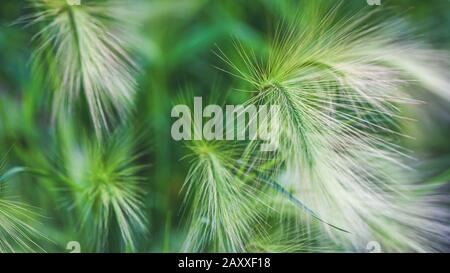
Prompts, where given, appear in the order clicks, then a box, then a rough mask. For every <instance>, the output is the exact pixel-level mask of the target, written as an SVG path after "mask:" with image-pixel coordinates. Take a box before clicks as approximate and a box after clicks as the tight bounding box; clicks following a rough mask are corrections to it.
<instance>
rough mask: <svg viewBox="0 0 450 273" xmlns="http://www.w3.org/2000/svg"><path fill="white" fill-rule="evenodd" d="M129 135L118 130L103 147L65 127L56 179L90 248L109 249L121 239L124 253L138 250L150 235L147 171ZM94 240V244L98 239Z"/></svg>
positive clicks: (63, 202) (66, 203) (54, 173)
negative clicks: (144, 174) (143, 237)
mask: <svg viewBox="0 0 450 273" xmlns="http://www.w3.org/2000/svg"><path fill="white" fill-rule="evenodd" d="M125 132H127V131H121V130H119V131H115V132H114V133H113V134H112V135H111V136H110V138H109V139H108V140H107V141H105V142H104V143H103V144H102V145H100V144H99V143H98V142H95V141H90V140H88V139H86V138H84V139H83V140H82V141H77V140H74V139H72V138H71V137H70V135H71V134H72V132H71V131H70V130H69V129H67V128H66V129H64V132H63V137H61V140H62V141H61V146H60V147H61V148H62V150H61V152H60V153H59V154H60V156H59V161H58V162H55V168H54V170H53V174H52V176H53V177H56V178H58V179H59V181H60V182H61V183H62V184H60V186H59V187H58V188H59V189H60V191H59V192H60V193H61V200H60V201H61V203H62V204H65V205H66V206H65V207H66V208H67V209H68V210H69V211H70V212H71V213H73V215H74V219H77V220H76V223H74V224H75V225H77V226H80V230H79V232H80V235H82V238H85V242H86V244H87V245H88V248H89V249H91V250H95V251H107V250H108V249H109V250H111V249H114V247H115V246H111V245H108V242H110V241H111V238H118V239H119V240H116V241H119V242H120V243H121V244H120V246H119V247H120V249H121V250H122V251H136V248H137V243H138V238H140V237H139V236H141V235H143V234H146V232H147V218H146V214H145V204H144V196H145V191H144V189H143V181H145V178H144V177H142V176H141V174H142V171H143V170H144V168H145V167H146V166H145V165H142V164H141V163H139V162H138V160H139V158H140V157H141V156H142V154H141V153H139V152H136V151H135V149H136V145H137V144H136V140H135V139H133V138H132V137H131V136H130V134H125ZM93 238H95V240H93Z"/></svg>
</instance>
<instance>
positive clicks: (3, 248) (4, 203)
mask: <svg viewBox="0 0 450 273" xmlns="http://www.w3.org/2000/svg"><path fill="white" fill-rule="evenodd" d="M4 164H5V160H0V195H1V196H0V253H6V252H45V250H44V249H42V247H41V246H40V245H39V244H38V243H37V242H36V241H37V240H38V239H42V238H46V237H45V236H44V235H43V234H42V233H41V232H40V231H38V230H37V229H36V224H37V218H40V217H41V216H40V215H39V214H38V213H37V212H36V211H35V209H34V208H33V207H31V206H28V205H26V204H24V203H21V202H18V201H14V200H12V199H10V198H5V197H4V196H3V195H4V190H5V184H4V183H5V182H6V181H7V180H8V179H9V178H11V177H12V176H13V175H15V174H18V173H20V172H22V171H23V168H13V169H11V170H9V171H7V172H5V173H3V169H4Z"/></svg>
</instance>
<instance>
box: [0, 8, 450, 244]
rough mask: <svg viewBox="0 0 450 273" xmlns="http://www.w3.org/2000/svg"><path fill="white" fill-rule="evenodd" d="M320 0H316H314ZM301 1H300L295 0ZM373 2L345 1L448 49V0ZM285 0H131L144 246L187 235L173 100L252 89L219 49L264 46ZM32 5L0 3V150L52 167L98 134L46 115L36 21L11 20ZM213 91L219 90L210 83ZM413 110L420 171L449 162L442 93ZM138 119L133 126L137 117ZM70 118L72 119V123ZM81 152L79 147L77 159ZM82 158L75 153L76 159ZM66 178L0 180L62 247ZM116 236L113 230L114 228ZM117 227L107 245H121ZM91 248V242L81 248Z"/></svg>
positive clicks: (70, 228)
mask: <svg viewBox="0 0 450 273" xmlns="http://www.w3.org/2000/svg"><path fill="white" fill-rule="evenodd" d="M311 1H315V0H311ZM299 2H301V1H299ZM381 2H382V5H381V6H371V7H369V6H368V4H367V3H366V1H365V0H351V1H344V4H343V10H347V11H349V12H351V11H352V10H358V9H367V10H370V9H386V11H387V12H388V11H389V12H392V13H393V14H398V16H404V17H405V18H406V19H407V20H408V21H409V22H410V24H411V25H412V26H414V27H415V28H416V30H417V34H418V35H419V36H420V37H421V38H422V39H425V40H426V41H428V42H429V43H431V44H432V45H433V46H434V47H436V48H442V49H446V50H448V49H450V28H449V26H450V12H449V11H450V1H448V0H433V1H423V0H398V1H388V0H381ZM289 5H296V3H288V2H287V1H279V0H273V1H272V0H259V1H243V0H242V1H238V0H223V1H212V0H188V1H183V0H157V1H151V0H149V1H126V4H125V6H126V8H127V9H128V12H130V14H133V16H132V18H128V19H129V20H131V21H133V22H134V23H136V24H135V26H134V29H133V30H134V31H135V33H130V34H131V35H134V36H133V39H135V42H133V43H132V48H128V50H130V51H131V52H132V56H133V58H134V59H135V60H136V61H137V62H138V65H139V75H138V92H137V98H136V109H135V111H134V113H133V115H132V117H131V118H130V119H129V120H127V121H126V122H125V123H126V124H128V126H126V127H125V129H124V130H125V131H126V134H128V135H136V136H137V135H139V136H141V139H142V141H140V143H139V145H138V148H136V149H140V150H142V151H144V155H143V156H142V157H141V158H140V159H139V160H140V161H141V162H142V163H143V164H146V167H145V168H144V169H143V170H142V171H141V175H142V177H145V180H144V181H143V185H144V188H145V190H146V192H147V194H146V195H145V206H146V208H145V217H146V218H147V219H148V229H149V231H148V233H147V234H146V235H144V236H145V238H144V239H143V240H139V242H140V243H139V246H138V248H137V249H138V250H139V251H143V252H161V251H162V252H176V251H179V249H180V245H181V244H182V242H183V239H184V235H185V231H186V230H185V227H184V225H183V220H182V217H181V216H182V201H183V195H182V194H180V190H181V186H182V184H183V181H184V179H185V176H186V174H187V169H188V163H189V162H188V161H186V160H181V159H182V157H183V156H184V153H185V151H184V147H183V145H181V144H180V143H177V142H175V141H173V140H172V139H171V137H170V126H171V123H172V119H171V118H170V110H171V107H172V105H173V104H174V103H175V102H176V101H177V99H178V98H179V96H180V95H181V94H183V92H184V91H185V90H186V89H189V90H192V92H193V93H194V94H195V95H201V96H203V97H204V98H208V97H209V98H211V97H213V96H218V95H219V96H220V97H222V98H224V99H226V100H227V101H228V102H230V103H242V102H244V101H245V100H246V99H247V98H248V94H246V93H243V92H236V91H233V89H239V88H243V87H244V86H243V83H242V82H240V81H239V80H238V79H236V78H234V77H232V76H230V75H228V74H227V73H224V72H222V71H220V70H219V69H217V68H218V67H219V68H224V69H227V67H226V64H224V63H223V62H222V61H221V60H220V59H219V58H218V57H217V56H216V54H215V52H217V51H218V49H219V48H220V50H222V51H223V52H224V53H225V54H227V56H229V57H230V59H232V60H236V61H238V58H237V56H236V52H235V49H234V45H233V40H239V41H240V42H241V43H243V44H244V45H246V46H251V47H252V48H253V49H254V50H255V51H261V52H264V51H265V50H267V47H268V45H269V39H268V36H269V34H270V32H271V30H272V29H273V27H274V25H275V23H276V22H278V21H280V20H281V19H282V18H284V17H285V16H286V13H288V12H290V11H292V10H293V9H289V8H286V7H289ZM30 12H32V10H30V8H29V7H28V3H27V2H26V1H16V0H2V1H1V3H0V15H1V16H0V18H1V19H0V158H3V157H6V158H7V165H6V167H5V169H8V168H12V167H14V166H26V167H29V168H33V169H36V170H46V169H52V168H53V165H55V164H56V165H57V164H58V162H59V161H60V160H61V157H63V155H61V154H60V152H59V151H60V150H61V149H60V148H61V146H63V145H70V144H67V143H70V141H71V140H73V139H75V140H77V139H82V138H83V136H86V138H87V139H93V138H94V135H93V130H92V128H91V127H90V122H89V118H86V120H82V121H81V122H80V124H75V125H73V126H76V127H75V128H77V129H76V130H69V129H67V130H65V132H64V134H62V133H60V132H58V133H57V130H56V129H55V128H54V127H53V125H52V123H51V121H50V108H51V103H50V94H51V90H49V88H48V86H46V84H45V79H46V76H47V75H46V73H45V71H41V74H39V73H36V72H35V73H32V62H31V56H32V52H33V50H34V49H35V45H34V44H33V42H32V37H33V35H34V34H35V33H36V32H37V31H38V29H37V26H30V27H26V26H24V25H23V24H14V22H15V21H16V20H17V19H18V18H20V17H22V16H25V15H27V14H29V13H30ZM213 91H214V92H213ZM426 100H427V103H426V104H424V105H423V107H421V108H420V109H419V110H414V113H413V115H415V117H416V118H417V120H418V121H417V122H414V123H411V124H407V125H405V126H406V127H407V130H408V131H409V134H410V135H412V136H414V137H415V140H414V141H410V143H407V144H408V145H409V147H410V148H411V149H413V150H415V151H417V152H418V153H419V156H420V158H427V159H430V160H429V161H427V162H430V163H429V164H428V165H427V167H426V168H424V172H426V173H427V174H429V175H430V176H431V175H436V174H439V173H442V172H444V171H445V170H448V169H450V142H449V141H448V140H449V139H450V108H449V105H448V104H447V103H446V102H442V101H439V100H437V99H433V98H430V97H427V98H426ZM131 125H133V126H131ZM68 127H70V125H68ZM80 160H82V157H81V159H80ZM75 162H76V160H75ZM63 191H64V189H63V187H62V186H61V185H60V184H59V183H58V182H57V181H54V180H53V179H51V178H49V177H47V176H45V175H34V174H32V173H24V174H20V175H17V176H14V177H13V178H11V179H10V181H8V183H7V184H4V185H3V184H2V186H1V188H0V196H3V195H8V196H13V198H15V200H20V201H22V202H25V203H27V204H30V205H32V206H34V207H36V209H37V210H38V211H39V213H40V214H41V215H42V217H40V219H39V222H40V223H41V224H40V228H39V230H40V231H41V232H42V233H44V234H45V235H46V236H47V237H48V238H49V239H51V241H50V240H42V241H40V242H39V243H40V245H41V246H42V247H43V248H44V249H45V250H46V251H48V252H55V251H57V252H63V251H67V250H66V244H67V242H69V241H80V242H81V243H82V244H81V245H82V246H83V242H84V241H83V240H86V239H83V238H81V237H80V235H79V229H80V226H79V222H78V221H77V219H76V217H75V216H71V215H72V214H71V208H70V206H68V205H66V204H65V202H64V193H62V192H63ZM116 237H117V236H116ZM116 237H115V236H114V235H111V238H110V239H109V240H110V244H109V247H108V248H107V249H106V251H118V250H120V248H118V246H117V242H115V238H116ZM83 250H86V251H88V250H89V249H83Z"/></svg>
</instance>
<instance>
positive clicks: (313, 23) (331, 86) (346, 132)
mask: <svg viewBox="0 0 450 273" xmlns="http://www.w3.org/2000/svg"><path fill="white" fill-rule="evenodd" d="M310 13H312V14H310ZM338 14H339V13H338V8H337V7H332V8H329V9H323V8H317V9H301V10H300V11H299V12H298V13H295V15H294V17H293V18H288V19H286V20H285V21H284V22H283V23H282V24H280V25H279V27H277V28H276V31H275V34H274V35H273V37H272V44H271V47H270V49H269V52H268V54H267V55H265V56H262V57H260V56H256V54H255V53H254V52H253V51H252V50H248V49H246V48H244V47H243V46H241V45H240V44H239V43H238V44H237V50H238V53H239V56H240V57H241V59H242V61H241V63H242V65H235V64H234V63H233V62H232V61H231V60H230V59H229V58H227V57H226V56H224V55H223V54H222V53H221V54H219V56H220V57H221V58H222V59H223V60H224V61H225V62H226V63H228V64H229V65H230V66H231V67H232V70H231V71H230V72H229V73H231V74H233V75H235V76H236V77H238V78H240V79H242V80H245V81H247V82H248V83H249V85H251V88H253V91H255V96H254V98H253V99H251V102H253V103H260V104H276V105H279V106H280V114H279V116H280V119H279V123H280V124H279V126H278V127H279V128H280V132H279V134H280V136H279V139H280V140H279V150H278V155H277V157H279V158H280V159H281V160H282V162H283V164H280V165H278V167H277V169H278V170H276V172H275V173H276V174H278V177H276V176H275V179H277V180H278V181H280V183H281V184H282V185H283V186H286V187H291V188H292V189H293V194H294V196H296V197H297V198H299V199H300V200H302V201H304V203H305V204H306V205H307V206H308V207H310V208H311V209H312V210H314V211H315V212H316V213H317V214H318V215H319V216H320V217H321V218H322V219H325V220H326V221H328V222H331V223H333V224H335V225H337V226H339V227H341V228H343V229H346V230H348V231H349V232H350V234H348V233H342V232H339V231H336V230H334V229H332V228H331V227H330V226H329V225H326V224H325V225H323V229H324V231H325V232H326V234H328V235H329V236H330V237H331V238H332V239H334V240H335V241H336V243H338V244H343V245H345V246H346V247H348V248H349V249H355V250H358V251H361V250H364V249H365V247H366V243H367V242H369V241H371V240H372V239H373V238H377V239H378V240H380V241H381V244H383V243H385V247H386V249H385V250H386V251H436V250H439V245H437V244H435V240H436V234H440V236H441V237H440V238H441V239H442V238H444V236H445V234H446V232H447V228H446V227H445V225H441V224H439V221H440V220H439V219H437V218H436V215H438V214H440V213H443V212H444V211H445V209H444V208H440V209H437V208H436V206H434V205H433V204H432V203H427V202H426V201H420V200H423V199H420V198H417V196H416V193H415V189H416V187H415V185H413V184H412V183H408V179H407V178H406V177H407V176H406V174H407V173H408V172H410V171H409V170H407V168H406V165H405V163H404V162H405V159H406V158H407V157H408V156H409V155H408V152H407V151H405V150H404V149H403V148H402V147H401V145H400V143H401V142H400V141H399V140H401V139H402V138H404V137H406V136H404V135H402V133H401V132H400V126H399V124H400V122H401V121H402V120H404V119H407V117H404V116H403V115H404V114H403V112H402V107H404V105H410V104H417V103H418V101H416V100H414V99H413V98H412V97H414V96H413V94H409V93H408V91H409V89H408V88H409V87H411V86H418V87H419V88H422V90H425V91H431V92H434V93H435V94H438V95H440V96H442V97H444V98H445V99H449V98H450V96H449V95H448V88H447V87H448V84H449V80H448V77H447V75H448V73H447V71H446V70H445V69H444V67H445V66H443V65H442V63H445V59H443V60H442V61H441V62H440V63H436V62H435V60H436V59H437V58H439V56H440V57H442V56H445V54H442V52H440V51H437V50H432V49H430V48H428V47H427V46H425V45H423V43H421V42H418V41H417V40H416V39H413V38H411V36H410V35H409V34H405V33H404V32H403V30H404V29H405V28H406V29H408V25H407V24H404V22H403V21H402V20H401V19H392V18H387V19H386V17H382V15H380V14H379V13H375V12H367V11H366V12H364V13H362V12H358V13H354V14H348V15H347V16H345V17H338ZM374 16H380V18H384V20H382V19H380V18H379V19H376V18H374ZM399 37H401V38H402V39H403V40H402V39H400V38H399ZM405 41H407V42H405ZM425 59H428V61H424V60H425ZM430 78H437V79H438V80H437V81H436V82H435V83H439V84H434V85H430V81H429V80H430ZM445 90H447V91H445ZM292 185H294V187H292ZM426 194H431V192H427V193H425V195H426ZM414 198H417V199H414ZM411 199H414V200H415V202H417V203H415V202H412V201H410V200H411ZM422 202H424V203H422ZM418 203H420V204H421V205H420V206H421V207H422V208H423V209H424V210H422V212H423V213H422V214H415V215H411V214H409V213H408V210H414V209H416V206H417V204H418ZM408 207H409V209H408ZM425 211H427V212H425ZM430 214H433V215H435V216H433V217H431V219H430V218H429V217H428V216H429V215H430ZM411 222H414V223H415V226H414V227H411V226H410V223H411ZM393 223H395V224H393ZM401 227H403V228H404V229H403V232H402V231H401V229H402V228H401ZM430 227H434V230H433V229H432V228H431V229H430ZM406 230H408V232H406ZM383 236H384V237H383ZM386 238H399V239H397V240H396V241H395V242H394V243H392V241H389V239H386ZM441 239H439V240H437V241H442V240H441ZM441 246H442V245H441Z"/></svg>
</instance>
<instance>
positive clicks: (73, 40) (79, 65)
mask: <svg viewBox="0 0 450 273" xmlns="http://www.w3.org/2000/svg"><path fill="white" fill-rule="evenodd" d="M68 3H69V1H66V0H37V1H32V2H31V5H32V7H33V8H34V10H35V12H34V14H32V15H30V16H29V17H25V18H24V21H25V22H28V23H29V24H36V25H38V26H40V27H41V30H40V31H39V32H38V33H37V34H36V36H35V38H34V39H37V41H38V45H37V48H36V50H35V55H34V58H35V62H36V63H37V65H36V67H37V68H39V69H45V70H47V75H48V77H49V78H48V79H47V80H48V81H49V82H50V83H51V84H52V85H51V87H53V88H54V89H55V90H53V95H52V96H53V120H56V117H60V116H64V115H67V113H71V112H72V111H73V110H74V109H79V108H77V107H75V106H76V105H79V104H80V103H84V104H86V105H87V107H86V108H87V109H88V112H89V115H90V117H91V120H92V123H93V125H94V128H95V131H96V133H97V136H98V137H101V136H102V135H103V133H104V132H107V131H108V130H111V129H112V128H111V127H114V125H115V124H116V122H117V121H118V120H121V119H124V118H126V117H127V116H128V114H129V113H130V111H131V110H132V108H133V98H134V93H135V86H136V82H135V78H134V76H135V71H136V69H135V67H136V65H135V62H134V61H133V60H132V59H131V57H130V55H129V53H128V52H127V48H126V41H125V40H124V39H122V38H121V37H122V36H123V31H121V24H125V21H122V19H123V20H124V18H122V19H121V18H118V17H116V16H115V15H116V13H114V9H122V8H126V7H122V6H121V5H120V4H119V2H116V1H87V0H86V1H82V4H81V5H69V4H68Z"/></svg>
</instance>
